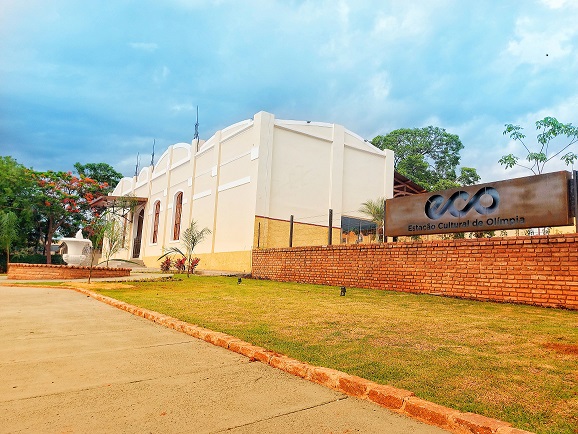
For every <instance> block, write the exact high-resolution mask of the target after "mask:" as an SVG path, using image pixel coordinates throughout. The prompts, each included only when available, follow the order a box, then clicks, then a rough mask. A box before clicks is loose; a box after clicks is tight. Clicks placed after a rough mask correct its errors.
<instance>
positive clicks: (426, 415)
mask: <svg viewBox="0 0 578 434" xmlns="http://www.w3.org/2000/svg"><path fill="white" fill-rule="evenodd" d="M402 411H403V412H404V413H406V414H408V415H410V416H412V417H415V418H416V419H419V420H421V421H423V422H426V423H429V424H432V425H436V426H439V427H441V428H449V427H450V426H451V425H452V420H453V417H455V416H457V415H458V414H459V413H460V412H459V411H457V410H453V409H451V408H447V407H444V406H442V405H438V404H434V403H433V402H429V401H425V400H423V399H420V398H417V397H409V398H407V399H405V401H404V406H403V408H402Z"/></svg>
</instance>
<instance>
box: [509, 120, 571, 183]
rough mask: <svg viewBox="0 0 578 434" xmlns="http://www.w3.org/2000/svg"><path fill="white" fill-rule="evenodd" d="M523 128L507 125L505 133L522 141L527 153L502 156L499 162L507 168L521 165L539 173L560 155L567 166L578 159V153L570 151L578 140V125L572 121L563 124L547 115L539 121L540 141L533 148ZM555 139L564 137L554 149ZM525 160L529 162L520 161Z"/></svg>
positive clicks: (537, 138) (534, 172)
mask: <svg viewBox="0 0 578 434" xmlns="http://www.w3.org/2000/svg"><path fill="white" fill-rule="evenodd" d="M522 130H523V128H522V127H521V126H519V125H512V124H506V125H505V129H504V135H508V136H509V137H510V139H512V140H514V141H516V142H520V143H521V144H522V146H523V147H524V150H525V153H526V156H525V157H524V158H523V159H522V158H520V157H518V156H516V155H514V154H508V155H504V156H502V158H500V159H499V160H498V162H499V163H500V164H501V165H502V166H504V167H505V168H506V169H511V168H512V167H514V166H519V167H523V168H524V169H528V170H530V171H531V172H532V173H533V174H535V175H537V174H540V173H543V172H544V166H545V165H546V163H548V162H549V161H551V160H553V159H554V158H556V157H558V156H560V160H562V161H563V162H564V164H566V165H567V166H570V165H572V164H573V163H574V162H575V161H576V160H577V159H578V155H577V154H575V153H574V152H571V151H569V149H570V147H571V146H572V145H574V144H575V143H576V142H578V127H574V126H572V124H571V123H568V124H563V123H561V122H559V121H558V120H557V119H556V118H553V117H545V118H544V119H542V120H539V121H537V122H536V130H537V131H541V132H540V133H538V134H537V135H536V141H537V142H538V144H537V148H536V149H532V147H530V146H528V145H527V144H526V143H525V141H524V139H525V138H526V135H525V134H524V133H523V132H522ZM555 139H563V141H562V142H561V145H559V147H558V148H555V149H554V150H553V149H552V145H553V142H552V141H553V140H555ZM558 142H559V140H558ZM523 160H526V161H527V163H524V164H521V163H520V161H523Z"/></svg>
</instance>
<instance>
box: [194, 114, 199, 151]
mask: <svg viewBox="0 0 578 434" xmlns="http://www.w3.org/2000/svg"><path fill="white" fill-rule="evenodd" d="M195 139H196V140H197V151H198V150H199V106H197V122H196V123H195V136H194V137H193V140H195Z"/></svg>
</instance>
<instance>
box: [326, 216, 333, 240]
mask: <svg viewBox="0 0 578 434" xmlns="http://www.w3.org/2000/svg"><path fill="white" fill-rule="evenodd" d="M328 226H329V234H328V235H327V245H328V246H330V245H331V244H333V243H332V241H333V210H332V209H330V210H329V225H328Z"/></svg>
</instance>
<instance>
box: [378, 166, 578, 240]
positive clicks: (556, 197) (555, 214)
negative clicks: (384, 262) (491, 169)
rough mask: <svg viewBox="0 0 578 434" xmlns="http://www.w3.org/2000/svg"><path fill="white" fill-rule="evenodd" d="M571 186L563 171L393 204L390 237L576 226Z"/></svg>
mask: <svg viewBox="0 0 578 434" xmlns="http://www.w3.org/2000/svg"><path fill="white" fill-rule="evenodd" d="M569 181H570V172H566V171H563V172H554V173H547V174H543V175H536V176H528V177H524V178H516V179H511V180H508V181H499V182H492V183H487V184H479V185H472V186H468V187H461V188H454V189H449V190H444V191H439V192H433V193H423V194H416V195H412V196H405V197H400V198H395V199H389V200H387V202H386V215H385V231H386V235H387V236H390V237H392V236H393V237H395V236H400V235H425V234H443V233H453V232H476V231H492V230H502V229H506V230H507V229H522V228H539V227H550V226H567V225H571V224H573V220H572V212H571V211H570V206H569V192H568V187H569V184H570V183H569Z"/></svg>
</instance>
